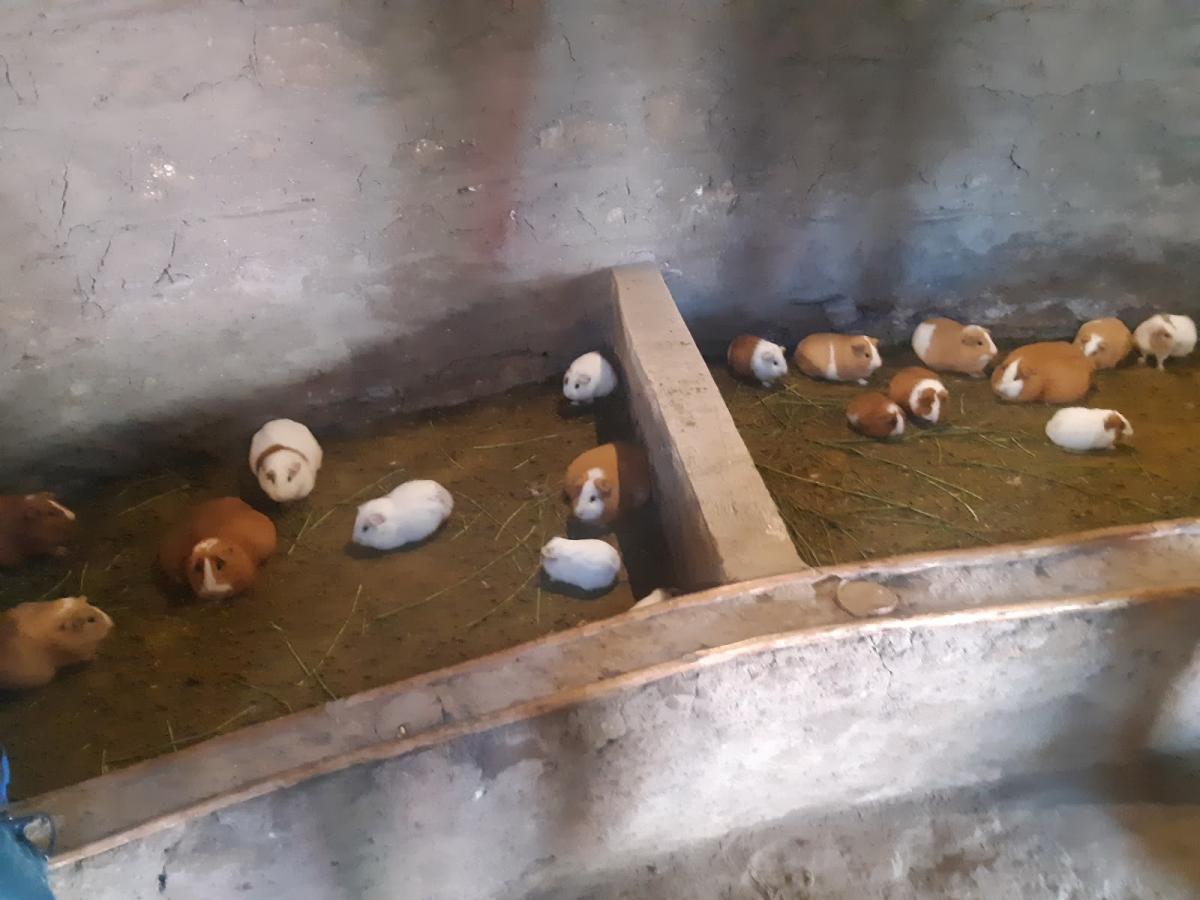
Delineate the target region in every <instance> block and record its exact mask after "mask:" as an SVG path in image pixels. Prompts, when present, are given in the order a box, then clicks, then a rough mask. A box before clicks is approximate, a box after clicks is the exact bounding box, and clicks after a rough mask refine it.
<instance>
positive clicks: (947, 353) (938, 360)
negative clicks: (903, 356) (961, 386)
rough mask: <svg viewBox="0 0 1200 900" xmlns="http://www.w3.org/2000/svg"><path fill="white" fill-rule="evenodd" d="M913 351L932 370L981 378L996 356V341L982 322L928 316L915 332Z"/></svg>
mask: <svg viewBox="0 0 1200 900" xmlns="http://www.w3.org/2000/svg"><path fill="white" fill-rule="evenodd" d="M912 348H913V352H914V353H916V354H917V358H918V359H920V360H921V362H923V363H925V365H927V366H929V368H931V369H936V370H937V371H939V372H960V373H962V374H963V375H970V376H971V377H972V378H979V377H981V376H982V375H983V373H984V371H985V370H986V369H987V367H988V366H990V365H991V364H992V360H993V359H995V358H996V344H995V343H994V342H993V341H992V336H991V335H990V334H989V333H988V330H987V329H986V328H984V327H983V326H982V325H960V324H958V322H955V321H954V320H953V319H946V318H936V319H926V320H925V321H924V322H922V323H921V324H920V325H918V326H917V327H916V329H915V330H914V331H913V336H912Z"/></svg>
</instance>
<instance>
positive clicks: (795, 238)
mask: <svg viewBox="0 0 1200 900" xmlns="http://www.w3.org/2000/svg"><path fill="white" fill-rule="evenodd" d="M1198 38H1200V19H1197V17H1196V16H1195V13H1194V11H1193V10H1192V9H1191V7H1190V6H1189V5H1188V4H1186V3H1184V2H1182V0H1139V2H1136V3H1126V4H1111V3H1106V2H1100V0H1062V2H1059V3H1054V4H1033V3H1028V2H1016V0H1008V2H996V0H965V2H961V3H958V4H953V5H947V4H936V3H931V2H927V0H849V2H838V3H833V2H829V3H820V4H815V3H809V4H792V3H784V2H768V0H763V2H741V3H726V2H722V0H690V2H688V3H685V4H683V5H680V6H673V7H671V8H670V9H668V8H666V7H663V6H661V5H659V4H647V3H640V2H634V0H592V2H588V3H570V2H567V0H556V2H555V0H508V2H496V0H424V2H419V3H418V2H411V3H388V2H387V0H383V2H366V0H348V2H334V0H298V2H287V3H284V2H281V0H241V2H233V0H200V2H196V0H89V2H82V0H76V2H61V3H55V4H52V5H46V4H41V3H35V2H33V0H15V2H12V3H9V4H7V5H6V8H5V15H4V20H3V23H2V24H0V70H2V72H0V74H2V75H3V78H2V80H0V201H2V202H3V208H4V211H5V214H4V216H3V218H2V219H0V352H2V355H0V359H2V360H3V366H2V367H0V396H3V398H4V399H3V415H4V421H5V422H6V423H7V425H8V435H6V441H5V442H4V446H3V448H2V449H0V465H2V466H4V467H5V468H6V469H8V470H9V471H11V472H13V473H16V472H18V471H21V470H23V469H27V468H28V467H29V465H30V464H31V463H45V462H47V461H48V460H49V459H51V458H53V459H54V460H56V461H57V462H60V463H64V464H68V465H72V466H77V467H78V468H79V470H80V471H90V470H94V469H95V468H97V467H99V466H103V465H106V464H109V463H113V464H116V463H120V462H121V461H128V460H129V459H130V458H131V457H132V456H133V455H134V454H135V453H136V452H137V451H138V450H139V449H145V447H146V445H147V443H148V442H149V441H150V438H151V436H153V437H154V438H156V439H158V440H160V441H170V440H175V439H178V438H179V437H180V436H183V435H190V436H191V437H190V439H191V440H193V441H200V442H201V443H203V442H204V441H205V440H210V441H212V442H213V444H214V445H216V443H218V441H217V438H218V437H220V438H222V439H223V438H224V437H225V436H227V435H229V434H233V433H236V431H237V429H239V428H245V427H248V426H249V425H250V424H251V423H253V422H254V421H255V420H257V419H259V418H261V417H262V416H264V415H269V414H277V413H288V414H294V415H304V416H308V417H309V418H311V419H313V421H314V423H315V424H317V425H320V424H322V423H323V422H324V423H328V422H334V421H337V422H346V421H349V420H351V419H352V418H354V415H355V414H359V415H362V416H367V415H377V414H378V413H380V412H381V411H384V412H386V411H390V410H404V409H412V408H417V407H420V406H424V405H428V404H431V403H445V402H455V401H459V400H463V399H467V398H469V397H472V396H476V395H479V394H481V393H486V392H488V391H491V390H499V389H503V388H504V387H506V386H508V385H510V384H514V383H517V382H521V381H529V380H533V379H536V378H540V377H544V376H546V375H548V374H550V373H552V372H553V371H554V370H555V369H556V368H558V366H559V365H561V364H562V362H563V361H564V360H565V359H567V358H569V356H570V355H571V354H573V353H574V352H576V351H577V350H579V349H581V348H583V347H584V346H586V345H587V343H588V335H587V331H588V327H589V326H590V325H592V324H593V323H594V321H595V317H596V314H597V312H596V311H597V304H598V302H599V300H598V299H597V298H598V297H601V296H602V292H593V291H592V290H591V289H590V288H589V287H588V286H587V285H586V284H581V283H580V282H579V281H577V279H578V277H579V276H581V275H583V274H585V273H588V272H591V271H594V270H596V269H599V268H602V267H606V266H609V265H613V264H618V263H627V262H634V261H640V260H649V259H653V260H656V261H657V262H658V263H659V264H660V265H661V266H662V267H663V270H664V273H665V275H666V277H667V279H668V282H669V284H670V286H671V288H672V291H673V292H674V294H675V296H676V298H677V300H678V301H679V302H680V305H681V307H682V308H683V310H684V313H685V316H686V317H687V319H688V321H689V324H690V325H691V326H692V327H693V329H694V330H695V331H696V333H697V335H698V337H700V338H701V340H702V343H703V344H704V345H705V346H706V347H708V348H712V347H716V346H718V345H719V344H720V343H721V342H722V340H723V339H724V337H725V336H726V335H727V333H728V331H729V330H731V329H732V328H735V327H738V328H740V327H744V326H745V325H746V324H747V321H748V322H749V324H750V325H752V326H753V327H757V328H760V329H762V330H764V331H767V332H769V333H770V334H772V335H773V336H774V337H776V338H780V339H790V338H794V337H795V336H797V335H798V334H800V333H801V332H802V331H803V330H805V329H808V328H812V327H825V326H828V325H832V326H834V327H856V326H859V325H862V326H864V327H869V328H871V329H872V330H874V331H877V332H879V333H881V334H882V335H883V336H885V337H889V338H897V337H900V336H902V335H903V334H904V332H905V331H906V330H907V329H908V327H909V326H910V325H911V323H912V322H913V321H914V320H915V319H916V317H917V316H918V315H919V314H920V313H921V312H922V311H925V310H927V309H930V308H937V309H940V310H942V311H946V312H951V313H955V312H956V313H958V314H959V315H962V316H964V317H968V318H975V319H981V320H983V321H987V322H991V323H996V324H998V325H999V326H1000V330H1001V331H1002V332H1010V333H1013V334H1016V333H1022V334H1024V333H1031V332H1033V331H1042V332H1048V331H1053V332H1055V333H1065V332H1066V331H1068V330H1069V329H1070V326H1071V324H1072V323H1073V321H1074V320H1076V319H1078V318H1080V317H1082V316H1085V315H1092V314H1095V313H1102V312H1119V313H1124V314H1126V315H1136V314H1139V313H1140V312H1142V311H1144V310H1146V309H1149V308H1152V307H1160V306H1161V307H1170V308H1191V309H1194V308H1195V306H1196V302H1195V299H1194V297H1195V296H1196V288H1197V285H1198V282H1200V265H1198V264H1197V260H1196V254H1195V253H1194V252H1193V250H1192V246H1193V243H1194V241H1195V240H1196V238H1197V236H1198V233H1200V216H1197V215H1196V214H1195V212H1194V210H1195V208H1196V206H1197V199H1198V198H1197V196H1196V193H1197V188H1196V185H1195V184H1194V182H1193V180H1192V173H1193V171H1194V170H1195V164H1196V162H1197V154H1198V153H1200V150H1198V147H1200V145H1198V144H1197V142H1196V141H1195V139H1194V135H1193V132H1194V130H1195V128H1194V125H1193V124H1192V123H1194V122H1195V121H1197V120H1198V119H1200V116H1198V115H1197V113H1198V112H1200V91H1197V90H1196V87H1197V67H1196V64H1195V62H1194V53H1193V48H1194V47H1195V45H1196V43H1197V39H1198ZM48 449H52V450H53V453H52V455H50V456H48V455H47V453H46V451H47V450H48Z"/></svg>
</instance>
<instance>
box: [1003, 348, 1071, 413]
mask: <svg viewBox="0 0 1200 900" xmlns="http://www.w3.org/2000/svg"><path fill="white" fill-rule="evenodd" d="M1094 371H1095V363H1094V362H1093V361H1092V360H1091V359H1088V358H1087V357H1086V356H1084V355H1083V351H1082V350H1080V349H1079V348H1078V347H1076V346H1075V345H1074V344H1068V343H1067V342H1066V341H1046V342H1043V343H1038V344H1026V345H1025V346H1024V347H1018V348H1017V349H1016V350H1014V351H1013V352H1012V353H1010V354H1008V356H1007V357H1005V359H1004V362H1003V363H1001V364H1000V365H998V366H997V367H996V369H995V371H994V372H992V390H993V391H995V392H996V394H997V395H998V396H1000V397H1002V398H1004V399H1005V400H1015V401H1017V402H1019V403H1036V402H1039V401H1040V402H1042V403H1074V402H1076V401H1077V400H1082V399H1083V398H1084V396H1086V395H1087V392H1088V391H1089V390H1091V387H1092V374H1093V372H1094Z"/></svg>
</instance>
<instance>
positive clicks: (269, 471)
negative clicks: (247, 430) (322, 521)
mask: <svg viewBox="0 0 1200 900" xmlns="http://www.w3.org/2000/svg"><path fill="white" fill-rule="evenodd" d="M321 458H322V453H321V445H320V444H318V443H317V439H316V438H315V437H313V433H312V432H311V431H309V430H308V428H306V427H305V426H304V425H301V424H300V423H299V422H293V421H292V420H291V419H272V420H271V421H270V422H268V423H267V424H266V425H264V426H263V427H262V428H260V429H258V431H257V432H256V433H255V435H254V437H253V438H252V439H251V440H250V471H251V472H253V473H254V476H255V477H256V478H257V479H258V483H259V486H260V487H262V489H263V493H265V494H266V495H267V496H268V497H270V498H271V499H272V500H274V501H275V502H276V503H288V502H290V501H292V500H303V499H304V498H305V497H307V496H308V495H309V494H311V493H312V489H313V488H314V487H316V484H317V472H319V471H320V470H321Z"/></svg>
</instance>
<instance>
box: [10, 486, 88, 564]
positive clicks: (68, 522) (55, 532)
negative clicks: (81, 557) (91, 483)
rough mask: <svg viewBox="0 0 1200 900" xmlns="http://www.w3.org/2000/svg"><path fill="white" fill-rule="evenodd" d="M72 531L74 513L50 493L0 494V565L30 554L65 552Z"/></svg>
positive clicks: (25, 557) (55, 554)
mask: <svg viewBox="0 0 1200 900" xmlns="http://www.w3.org/2000/svg"><path fill="white" fill-rule="evenodd" d="M74 532H75V513H73V512H71V510H69V509H67V508H66V507H65V506H63V505H62V504H61V503H59V502H58V501H57V500H55V499H54V495H53V494H48V493H40V494H19V495H15V496H7V497H0V567H3V568H11V567H15V566H20V565H24V563H25V562H26V560H28V559H30V558H31V557H34V556H65V555H66V553H67V543H68V542H69V541H70V540H71V537H72V536H73V534H74Z"/></svg>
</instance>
